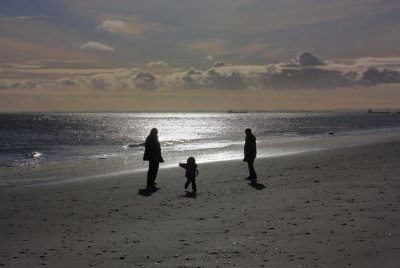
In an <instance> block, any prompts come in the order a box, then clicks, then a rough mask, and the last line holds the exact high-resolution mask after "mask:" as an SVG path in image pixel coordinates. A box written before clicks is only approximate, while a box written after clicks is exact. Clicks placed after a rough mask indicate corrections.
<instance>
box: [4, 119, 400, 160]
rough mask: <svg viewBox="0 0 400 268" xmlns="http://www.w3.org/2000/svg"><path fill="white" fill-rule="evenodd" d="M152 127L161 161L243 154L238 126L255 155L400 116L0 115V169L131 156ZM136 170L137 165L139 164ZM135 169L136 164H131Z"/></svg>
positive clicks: (354, 136) (395, 129) (311, 145)
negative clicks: (249, 133) (250, 136)
mask: <svg viewBox="0 0 400 268" xmlns="http://www.w3.org/2000/svg"><path fill="white" fill-rule="evenodd" d="M153 127H156V128H158V130H159V140H160V142H161V146H162V152H163V156H164V159H165V160H166V163H165V164H164V165H163V166H168V165H174V164H176V163H177V162H182V161H185V160H186V158H187V157H188V156H195V157H196V159H197V161H198V162H200V163H201V162H206V161H218V160H228V159H238V158H242V156H243V144H244V129H245V128H252V129H253V132H254V134H255V136H256V137H257V144H258V156H275V155H282V154H291V153H296V152H302V151H310V150H319V149H325V148H333V147H343V146H349V145H356V144H361V143H367V142H371V141H373V140H377V139H380V138H381V137H383V136H385V137H386V136H388V135H392V136H398V135H399V133H400V114H397V113H391V114H367V113H364V112H294V113H24V114H0V165H2V166H24V165H37V164H40V163H43V162H53V161H65V160H75V159H93V158H112V157H124V156H134V158H135V159H136V161H137V162H140V164H141V165H143V162H142V161H141V157H142V155H143V147H142V146H140V144H142V143H143V142H144V140H145V138H146V136H147V135H148V133H149V132H150V129H151V128H153ZM138 166H139V165H138ZM132 167H133V168H134V167H135V163H132Z"/></svg>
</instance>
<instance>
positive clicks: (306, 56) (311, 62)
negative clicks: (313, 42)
mask: <svg viewBox="0 0 400 268" xmlns="http://www.w3.org/2000/svg"><path fill="white" fill-rule="evenodd" d="M296 60H297V62H298V63H299V64H300V65H301V66H320V65H324V61H323V60H322V59H321V58H319V57H318V56H316V55H314V54H313V53H311V52H308V51H303V52H301V53H299V54H298V55H297V58H296Z"/></svg>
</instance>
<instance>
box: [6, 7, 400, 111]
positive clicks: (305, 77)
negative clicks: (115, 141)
mask: <svg viewBox="0 0 400 268" xmlns="http://www.w3.org/2000/svg"><path fill="white" fill-rule="evenodd" d="M398 14H400V2H399V1H398V0H336V1H329V2H328V1H324V0H146V1H137V0H118V1H112V0H68V1H67V0H29V1H27V0H0V39H1V41H0V112H18V111H202V110H213V111H217V110H218V111H219V110H222V111H223V110H228V109H235V110H257V111H261V110H297V109H301V110H328V109H369V108H371V109H390V108H391V109H398V110H400V35H399V34H398V33H399V32H400V16H399V15H398Z"/></svg>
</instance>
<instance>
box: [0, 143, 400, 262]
mask: <svg viewBox="0 0 400 268" xmlns="http://www.w3.org/2000/svg"><path fill="white" fill-rule="evenodd" d="M110 161H115V160H107V159H93V160H85V161H70V162H61V163H45V164H42V165H40V166H38V167H37V166H24V167H1V168H0V175H1V176H2V177H4V178H15V179H21V180H22V179H25V180H26V179H29V176H30V174H33V176H35V177H37V178H40V177H42V176H45V175H46V176H49V174H51V177H54V178H57V177H60V178H64V177H70V178H73V179H70V180H61V179H60V180H51V182H50V183H40V184H36V183H30V184H26V185H25V186H13V185H11V186H10V185H8V186H4V187H2V188H0V202H1V206H0V230H1V231H0V266H2V267H42V266H47V267H234V266H236V267H398V263H400V225H399V222H400V202H399V201H400V191H399V190H400V165H399V163H400V139H391V140H389V141H382V142H376V143H375V144H367V145H363V146H354V147H346V148H336V149H329V150H321V151H310V152H306V153H299V154H293V155H287V156H277V157H270V158H257V159H256V161H255V169H256V171H257V173H258V178H259V179H258V182H257V183H253V184H251V183H250V182H249V181H247V180H246V179H245V178H246V177H247V176H248V171H247V166H246V165H245V163H243V162H242V161H239V160H232V161H224V162H211V163H201V164H199V171H200V175H199V177H198V179H197V184H198V195H197V196H196V197H195V198H191V197H188V196H186V195H185V190H184V188H183V185H184V183H185V178H184V170H183V169H181V168H179V167H178V166H176V167H172V168H164V169H160V171H159V174H158V177H157V181H156V182H157V187H159V189H158V190H157V191H156V192H154V193H152V194H151V195H150V196H145V195H142V194H140V193H141V192H140V190H141V189H143V188H144V187H145V182H146V173H145V171H143V170H138V171H137V172H121V173H114V174H113V175H112V176H108V175H107V174H108V173H107V170H108V169H107V167H109V166H114V170H117V168H115V167H120V166H121V167H127V166H129V165H130V162H129V159H126V160H125V162H123V163H120V162H119V163H115V162H110ZM143 167H144V168H145V167H146V166H145V164H143ZM94 169H96V170H100V171H101V172H97V173H96V174H100V173H103V176H101V175H96V176H95V177H91V176H90V174H92V172H91V171H92V170H94ZM71 173H73V174H72V175H71ZM80 177H82V179H79V178H80Z"/></svg>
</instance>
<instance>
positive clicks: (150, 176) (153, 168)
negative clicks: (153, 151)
mask: <svg viewBox="0 0 400 268" xmlns="http://www.w3.org/2000/svg"><path fill="white" fill-rule="evenodd" d="M159 166H160V164H159V163H158V162H152V161H150V162H149V171H148V172H147V186H148V187H150V186H154V184H155V180H156V177H157V172H158V168H159Z"/></svg>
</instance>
